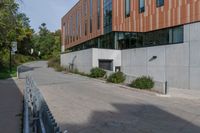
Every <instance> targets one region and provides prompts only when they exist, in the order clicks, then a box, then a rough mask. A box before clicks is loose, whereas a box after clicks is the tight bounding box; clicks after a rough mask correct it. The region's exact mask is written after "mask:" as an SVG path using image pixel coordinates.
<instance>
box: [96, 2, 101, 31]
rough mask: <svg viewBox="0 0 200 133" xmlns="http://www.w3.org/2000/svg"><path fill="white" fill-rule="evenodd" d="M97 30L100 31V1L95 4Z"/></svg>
mask: <svg viewBox="0 0 200 133" xmlns="http://www.w3.org/2000/svg"><path fill="white" fill-rule="evenodd" d="M97 8H98V9H97V28H98V30H99V29H100V25H101V22H100V21H101V20H100V14H101V0H98V2H97Z"/></svg>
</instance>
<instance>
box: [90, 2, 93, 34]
mask: <svg viewBox="0 0 200 133" xmlns="http://www.w3.org/2000/svg"><path fill="white" fill-rule="evenodd" d="M92 12H93V8H92V0H90V33H92Z"/></svg>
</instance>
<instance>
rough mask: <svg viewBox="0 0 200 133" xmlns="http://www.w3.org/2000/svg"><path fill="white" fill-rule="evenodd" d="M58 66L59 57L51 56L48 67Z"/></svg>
mask: <svg viewBox="0 0 200 133" xmlns="http://www.w3.org/2000/svg"><path fill="white" fill-rule="evenodd" d="M58 66H60V58H59V57H53V58H51V59H49V60H48V67H53V68H56V67H58Z"/></svg>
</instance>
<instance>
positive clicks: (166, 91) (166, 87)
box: [165, 81, 168, 95]
mask: <svg viewBox="0 0 200 133" xmlns="http://www.w3.org/2000/svg"><path fill="white" fill-rule="evenodd" d="M167 89H168V85H167V81H166V82H165V95H167V93H168V90H167Z"/></svg>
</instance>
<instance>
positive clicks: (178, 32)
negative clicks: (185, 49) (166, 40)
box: [173, 26, 183, 43]
mask: <svg viewBox="0 0 200 133" xmlns="http://www.w3.org/2000/svg"><path fill="white" fill-rule="evenodd" d="M182 42H183V26H180V27H176V28H174V29H173V43H182Z"/></svg>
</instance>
